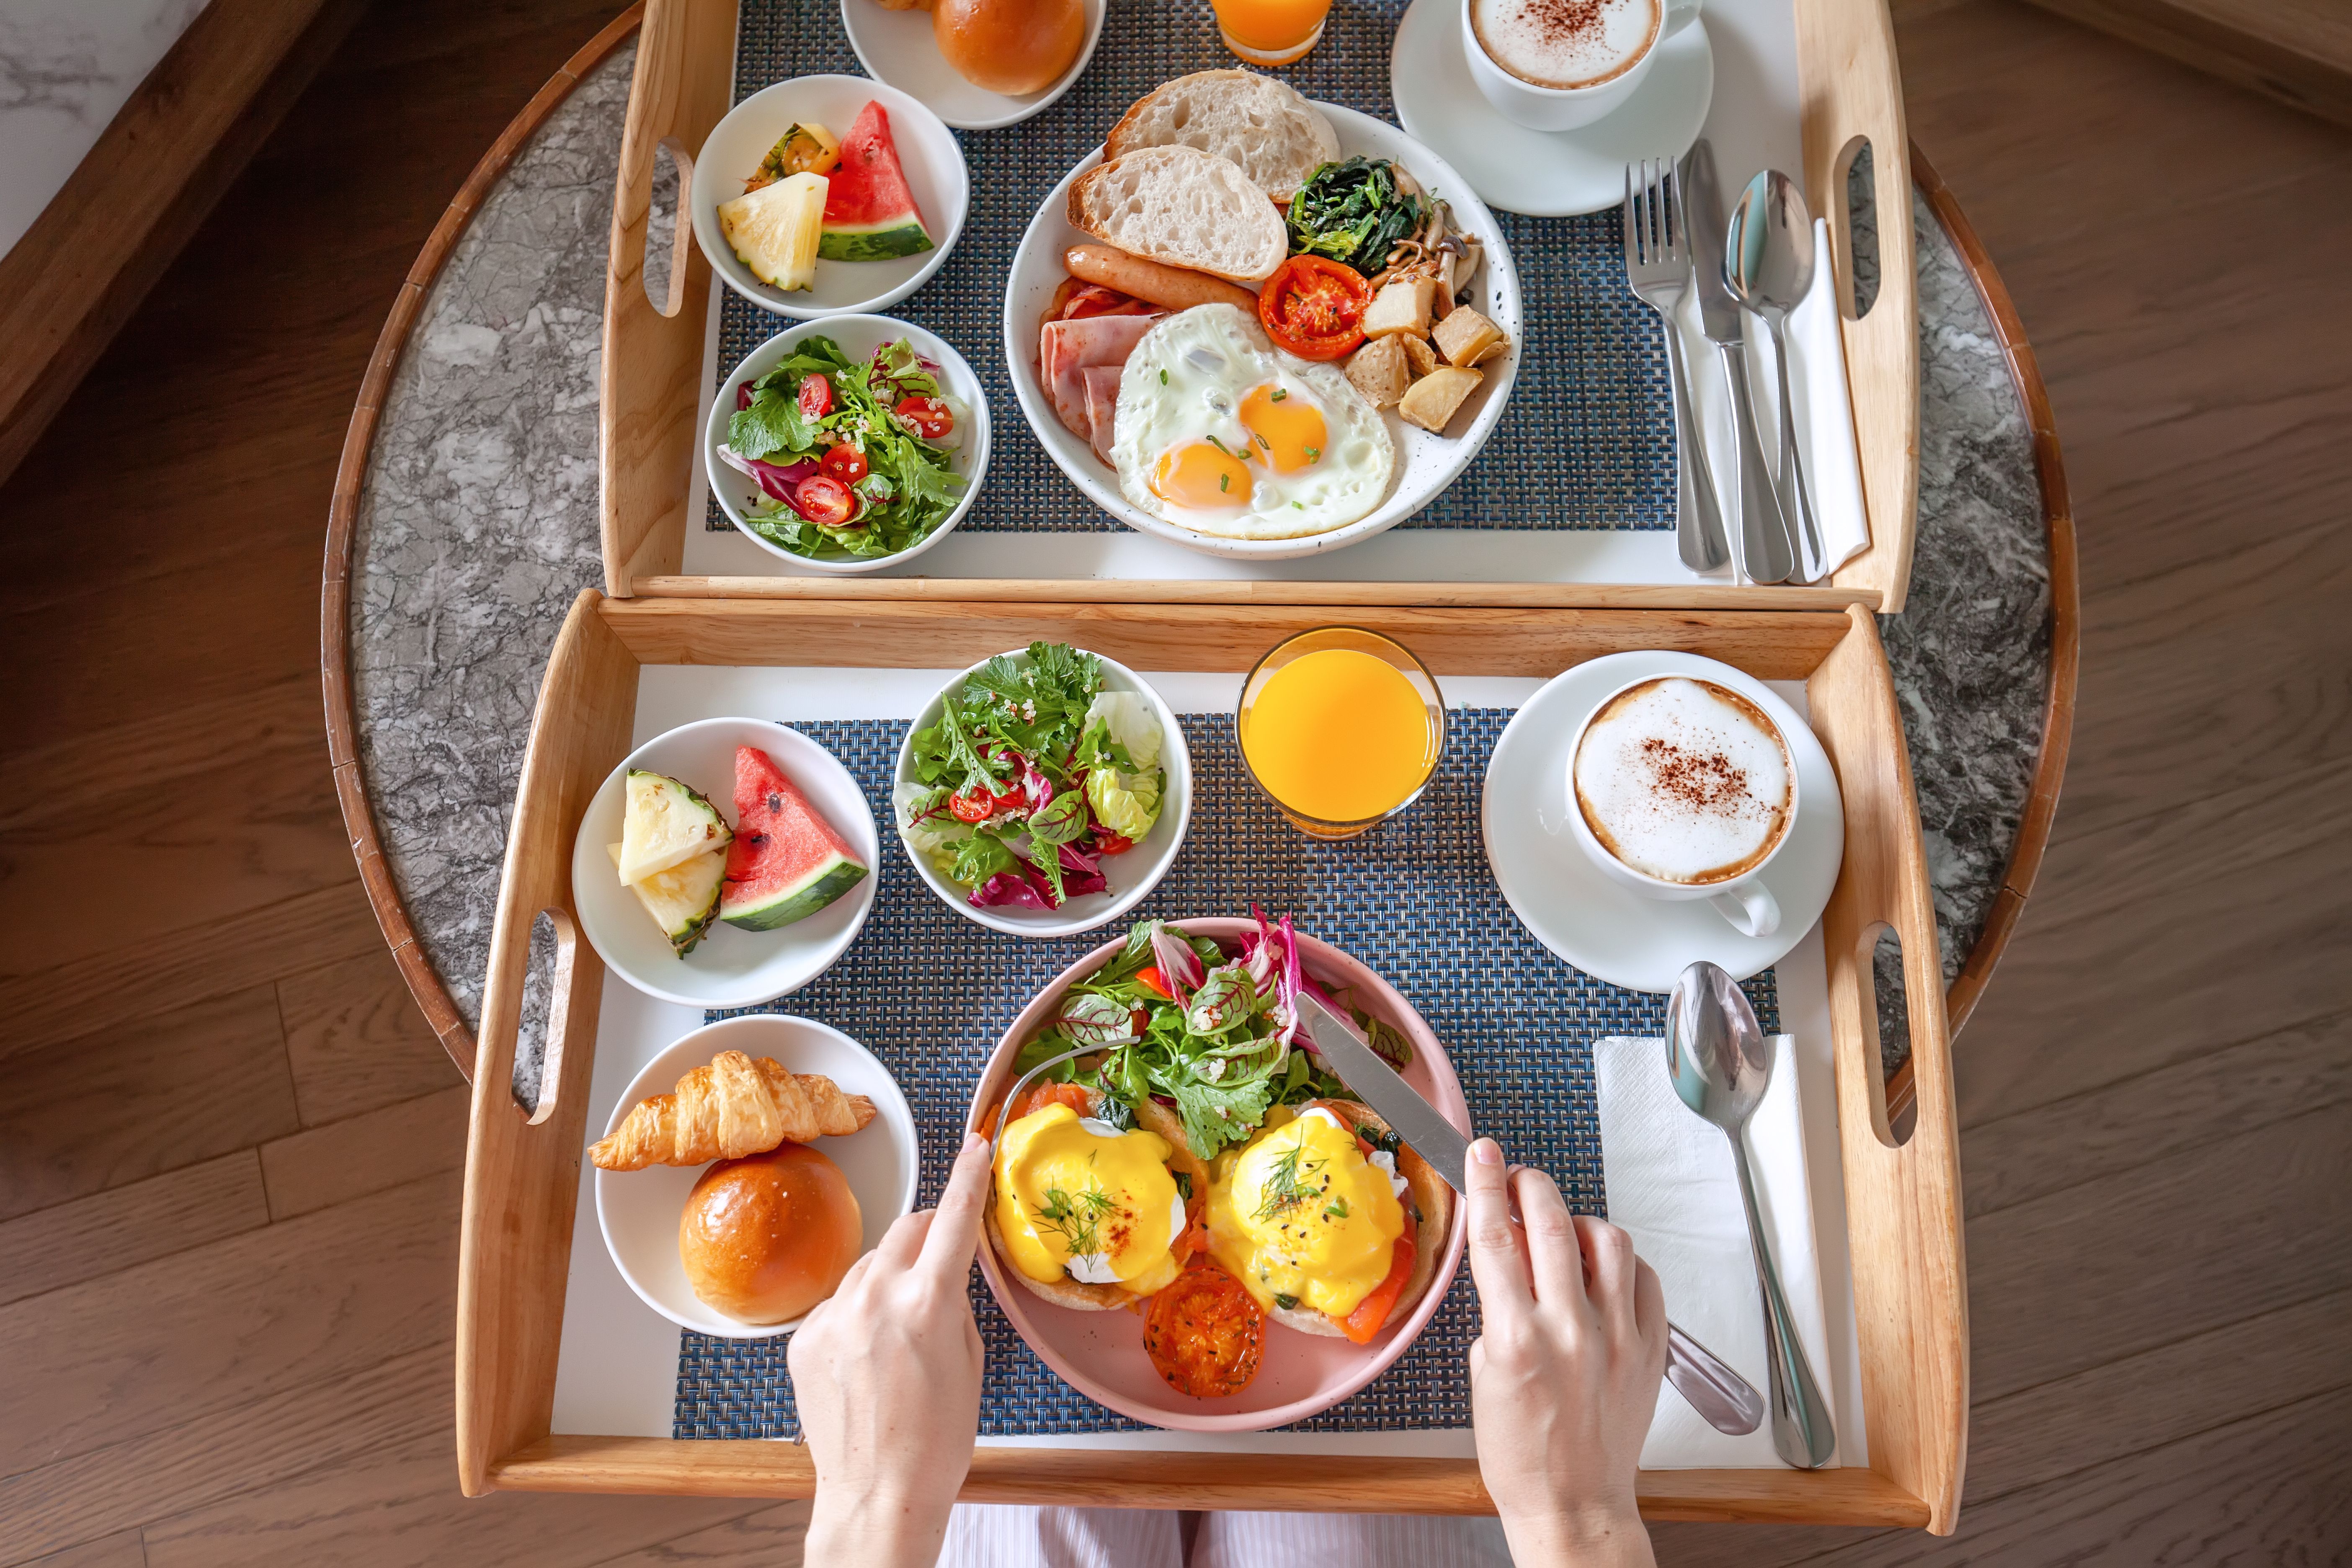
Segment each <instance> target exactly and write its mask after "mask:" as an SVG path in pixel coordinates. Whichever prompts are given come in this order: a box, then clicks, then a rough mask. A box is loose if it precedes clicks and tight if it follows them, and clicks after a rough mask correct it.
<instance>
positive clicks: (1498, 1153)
mask: <svg viewBox="0 0 2352 1568" xmlns="http://www.w3.org/2000/svg"><path fill="white" fill-rule="evenodd" d="M1470 1157H1471V1158H1472V1159H1473V1160H1475V1161H1477V1162H1478V1163H1480V1164H1482V1165H1499V1164H1501V1163H1503V1146H1502V1145H1501V1144H1500V1143H1497V1142H1495V1141H1494V1140H1493V1139H1492V1138H1481V1139H1478V1140H1476V1141H1475V1142H1473V1143H1472V1144H1471V1145H1470Z"/></svg>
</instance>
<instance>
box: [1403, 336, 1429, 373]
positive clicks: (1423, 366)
mask: <svg viewBox="0 0 2352 1568" xmlns="http://www.w3.org/2000/svg"><path fill="white" fill-rule="evenodd" d="M1396 341H1397V342H1401V343H1402V344H1403V345H1404V363H1405V365H1406V367H1407V368H1408V369H1410V370H1411V371H1412V374H1415V375H1417V376H1421V375H1427V374H1429V373H1430V372H1431V371H1433V370H1435V369H1436V368H1437V351H1436V350H1435V349H1433V348H1431V347H1430V346H1429V340H1428V339H1427V338H1417V337H1414V336H1413V335H1412V333H1410V332H1400V333H1399V334H1397V340H1396Z"/></svg>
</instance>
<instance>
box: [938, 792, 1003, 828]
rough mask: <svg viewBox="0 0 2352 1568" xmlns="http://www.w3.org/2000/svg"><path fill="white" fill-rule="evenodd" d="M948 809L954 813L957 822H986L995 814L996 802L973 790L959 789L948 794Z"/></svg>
mask: <svg viewBox="0 0 2352 1568" xmlns="http://www.w3.org/2000/svg"><path fill="white" fill-rule="evenodd" d="M948 809H949V810H950V811H951V812H953V813H955V819H956V820H957V821H958V822H986V821H987V820H988V819H989V818H990V817H992V816H995V815H996V803H995V802H993V801H992V800H990V799H989V798H988V797H987V796H986V795H981V794H978V793H977V792H975V791H972V790H969V789H960V790H958V791H956V792H955V794H953V795H950V796H948Z"/></svg>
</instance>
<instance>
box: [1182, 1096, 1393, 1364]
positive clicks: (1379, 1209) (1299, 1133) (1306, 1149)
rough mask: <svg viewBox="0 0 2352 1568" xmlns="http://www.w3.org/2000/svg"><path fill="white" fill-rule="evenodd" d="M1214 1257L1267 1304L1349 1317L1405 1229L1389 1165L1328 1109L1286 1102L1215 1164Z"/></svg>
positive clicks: (1383, 1270)
mask: <svg viewBox="0 0 2352 1568" xmlns="http://www.w3.org/2000/svg"><path fill="white" fill-rule="evenodd" d="M1205 1217H1206V1219H1207V1221H1208V1227H1209V1256H1211V1257H1212V1258H1215V1259H1216V1260H1217V1262H1218V1263H1219V1264H1220V1265H1221V1266H1222V1267H1223V1268H1224V1270H1225V1272H1227V1273H1228V1274H1231V1275H1232V1276H1233V1277H1234V1279H1238V1280H1240V1281H1241V1282H1242V1288H1243V1289H1245V1290H1247V1291H1248V1292H1249V1293H1250V1294H1251V1295H1252V1296H1253V1297H1255V1299H1256V1300H1257V1302H1258V1305H1259V1306H1260V1307H1262V1308H1271V1307H1294V1306H1297V1305H1300V1304H1302V1303H1303V1304H1305V1305H1307V1306H1309V1307H1312V1308H1314V1309H1315V1310H1317V1311H1318V1312H1323V1313H1325V1314H1327V1315H1328V1316H1330V1317H1334V1318H1345V1317H1346V1316H1347V1315H1348V1314H1349V1313H1350V1312H1352V1311H1354V1310H1356V1306H1357V1304H1358V1303H1359V1302H1360V1301H1361V1300H1363V1299H1364V1298H1365V1297H1366V1296H1368V1295H1370V1293H1371V1292H1372V1290H1373V1289H1374V1288H1375V1287H1377V1286H1379V1285H1380V1283H1381V1281H1382V1280H1384V1279H1387V1278H1388V1275H1389V1269H1390V1268H1391V1266H1392V1265H1393V1263H1394V1262H1395V1251H1396V1239H1397V1237H1400V1236H1402V1235H1403V1234H1404V1205H1403V1204H1402V1202H1401V1201H1400V1200H1399V1199H1398V1197H1397V1194H1396V1190H1395V1188H1394V1186H1393V1185H1392V1184H1391V1181H1390V1177H1389V1173H1387V1172H1386V1171H1385V1170H1383V1169H1381V1167H1380V1166H1378V1165H1375V1164H1373V1163H1371V1162H1370V1160H1368V1159H1366V1158H1365V1156H1364V1152H1363V1150H1362V1148H1361V1147H1360V1146H1359V1145H1358V1143H1357V1142H1356V1134H1355V1131H1354V1130H1353V1129H1350V1128H1347V1127H1343V1126H1341V1125H1340V1123H1339V1121H1338V1120H1337V1119H1335V1118H1333V1117H1332V1116H1331V1114H1330V1113H1329V1112H1328V1111H1325V1110H1309V1111H1308V1112H1307V1114H1306V1115H1304V1116H1298V1117H1293V1116H1292V1115H1291V1114H1290V1113H1289V1112H1288V1111H1287V1110H1283V1109H1281V1108H1279V1107H1277V1108H1276V1109H1275V1110H1271V1111H1268V1112H1267V1113H1266V1124H1265V1130H1264V1131H1261V1132H1260V1133H1259V1134H1258V1135H1257V1137H1256V1138H1255V1139H1254V1140H1252V1141H1251V1142H1249V1143H1247V1144H1246V1145H1244V1147H1243V1148H1241V1149H1240V1150H1238V1151H1235V1150H1227V1151H1226V1152H1224V1153H1223V1154H1222V1155H1220V1156H1218V1159H1217V1162H1216V1164H1215V1165H1214V1166H1213V1169H1212V1173H1211V1180H1210V1187H1209V1203H1208V1207H1207V1210H1206V1214H1205Z"/></svg>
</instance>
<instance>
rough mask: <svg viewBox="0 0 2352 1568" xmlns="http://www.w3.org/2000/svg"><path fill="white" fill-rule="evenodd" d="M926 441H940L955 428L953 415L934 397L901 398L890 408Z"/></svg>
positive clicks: (946, 406)
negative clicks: (896, 404)
mask: <svg viewBox="0 0 2352 1568" xmlns="http://www.w3.org/2000/svg"><path fill="white" fill-rule="evenodd" d="M891 412H892V413H894V414H896V415H897V416H898V417H899V418H901V419H903V420H905V421H906V422H907V425H908V427H909V428H911V429H912V430H913V431H914V432H915V434H916V435H918V436H920V437H922V438H923V439H924V440H926V441H941V440H945V439H946V438H947V435H948V432H949V431H950V430H952V429H954V428H955V415H954V414H953V413H951V412H950V410H949V408H948V405H946V404H945V403H942V402H940V400H939V399H938V398H936V397H907V398H901V399H900V400H899V402H898V407H896V408H894V409H892V410H891Z"/></svg>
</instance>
